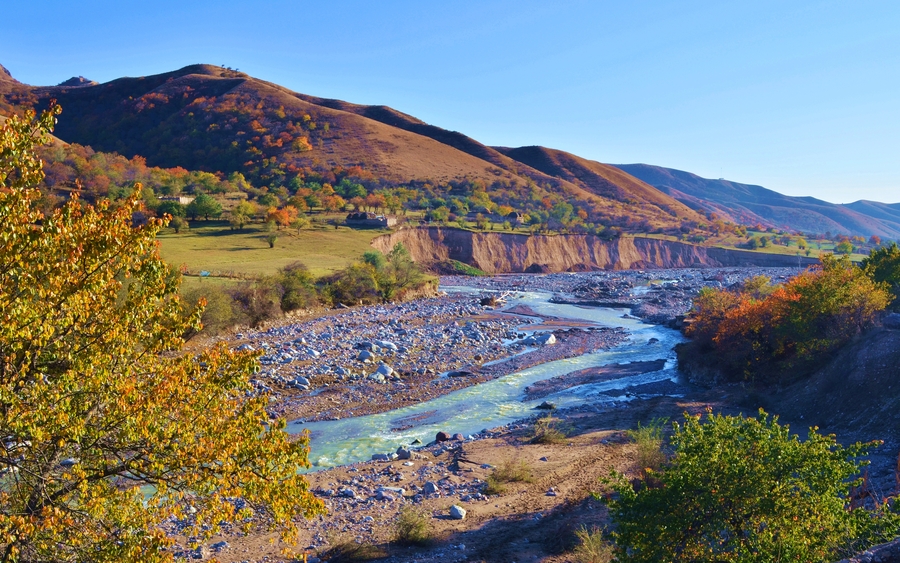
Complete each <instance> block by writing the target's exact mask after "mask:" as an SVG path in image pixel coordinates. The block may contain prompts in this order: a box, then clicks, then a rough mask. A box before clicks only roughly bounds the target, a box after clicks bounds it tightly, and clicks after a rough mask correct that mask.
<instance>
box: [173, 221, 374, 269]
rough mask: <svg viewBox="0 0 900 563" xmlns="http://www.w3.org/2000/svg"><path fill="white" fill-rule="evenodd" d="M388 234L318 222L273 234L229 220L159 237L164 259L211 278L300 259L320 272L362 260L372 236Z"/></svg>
mask: <svg viewBox="0 0 900 563" xmlns="http://www.w3.org/2000/svg"><path fill="white" fill-rule="evenodd" d="M385 232H387V231H383V230H356V229H350V228H348V227H343V226H342V227H338V228H337V229H335V228H334V227H333V226H332V225H315V224H314V226H313V227H312V228H310V229H304V230H302V231H299V232H298V231H297V230H295V229H289V228H283V229H281V230H277V231H272V232H271V233H270V232H269V231H266V229H265V225H263V224H262V223H250V224H247V225H245V226H244V229H243V230H240V231H237V230H231V228H230V227H229V225H228V222H227V221H192V222H191V228H190V230H182V231H181V233H175V231H174V230H173V229H171V228H167V229H164V230H163V232H161V233H160V235H159V237H158V238H159V241H160V244H161V249H160V252H161V254H162V257H163V259H164V260H166V262H168V263H169V264H171V265H172V266H173V267H175V268H184V269H186V270H187V271H188V272H189V273H190V274H194V275H196V274H198V273H199V272H201V271H206V272H209V276H210V278H219V277H232V276H234V277H242V276H246V277H255V276H258V275H269V274H274V273H275V272H276V271H277V270H278V269H279V268H282V267H284V266H287V265H288V264H291V263H293V262H302V263H303V264H305V265H306V266H307V267H308V268H309V270H310V272H311V273H312V274H313V275H315V276H320V275H324V274H329V273H332V272H334V271H337V270H340V269H342V268H345V267H347V266H348V265H350V264H351V263H352V262H354V261H356V260H358V259H359V258H360V257H361V256H362V255H363V253H364V252H366V251H367V250H371V246H370V242H371V241H372V239H373V238H375V237H376V236H378V235H381V234H384V233H385ZM270 234H275V235H276V236H277V240H276V241H275V246H274V247H273V248H270V247H269V243H268V242H267V240H266V239H267V237H268V235H270Z"/></svg>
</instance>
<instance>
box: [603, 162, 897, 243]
mask: <svg viewBox="0 0 900 563" xmlns="http://www.w3.org/2000/svg"><path fill="white" fill-rule="evenodd" d="M614 166H616V167H617V168H619V169H621V170H623V171H625V172H627V173H628V174H630V175H632V176H634V177H635V178H638V179H640V180H643V181H644V182H646V183H648V184H650V185H652V186H655V187H656V188H658V189H659V190H660V191H661V192H663V193H665V194H667V195H669V196H672V197H673V198H675V199H676V200H678V201H680V202H682V203H684V204H685V205H687V206H689V207H691V208H693V209H696V210H702V211H704V212H712V213H716V214H718V215H719V216H720V217H722V218H723V219H725V220H730V221H735V222H740V223H743V224H747V225H755V224H757V223H760V224H762V225H765V226H767V227H768V226H771V227H779V228H789V229H792V230H797V231H802V232H809V233H825V232H831V233H835V234H837V233H843V234H854V235H855V234H862V235H865V236H870V235H873V234H874V235H878V236H880V237H887V238H891V239H898V238H900V203H879V202H877V201H866V200H860V201H856V202H854V203H848V204H835V203H829V202H827V201H822V200H820V199H816V198H814V197H792V196H787V195H784V194H780V193H778V192H775V191H772V190H769V189H766V188H764V187H762V186H754V185H750V184H741V183H738V182H730V181H728V180H710V179H707V178H701V177H700V176H697V175H696V174H691V173H690V172H684V171H681V170H674V169H672V168H663V167H661V166H651V165H649V164H616V165H614Z"/></svg>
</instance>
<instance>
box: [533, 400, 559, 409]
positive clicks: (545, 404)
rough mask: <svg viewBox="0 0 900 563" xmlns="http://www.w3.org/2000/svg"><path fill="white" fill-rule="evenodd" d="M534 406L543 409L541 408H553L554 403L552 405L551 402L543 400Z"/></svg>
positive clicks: (554, 406)
mask: <svg viewBox="0 0 900 563" xmlns="http://www.w3.org/2000/svg"><path fill="white" fill-rule="evenodd" d="M534 408H536V409H543V410H553V409H555V408H556V405H554V404H553V403H550V402H547V401H544V402H543V403H541V404H539V405H538V406H536V407H534Z"/></svg>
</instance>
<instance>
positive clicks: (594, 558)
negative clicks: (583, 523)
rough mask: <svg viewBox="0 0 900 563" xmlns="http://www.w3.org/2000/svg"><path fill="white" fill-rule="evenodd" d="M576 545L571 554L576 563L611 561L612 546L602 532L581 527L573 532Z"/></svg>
mask: <svg viewBox="0 0 900 563" xmlns="http://www.w3.org/2000/svg"><path fill="white" fill-rule="evenodd" d="M575 537H576V538H577V539H578V545H577V546H576V547H575V550H574V551H573V552H572V555H574V556H575V561H576V562H577V563H609V562H610V561H612V560H613V556H614V554H615V550H614V548H613V544H612V543H610V542H609V541H608V540H607V539H606V537H605V536H604V533H603V530H601V529H599V528H596V527H594V528H591V529H590V530H589V529H587V528H584V527H582V528H581V529H579V530H577V531H576V532H575Z"/></svg>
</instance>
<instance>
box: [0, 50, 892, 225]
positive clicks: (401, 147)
mask: <svg viewBox="0 0 900 563" xmlns="http://www.w3.org/2000/svg"><path fill="white" fill-rule="evenodd" d="M50 99H56V100H58V101H59V103H60V104H61V105H62V107H63V115H62V116H60V119H59V125H58V128H57V130H56V135H57V136H58V137H59V138H60V139H62V140H64V141H66V142H71V143H78V144H81V145H90V146H91V147H92V148H93V149H94V150H99V151H106V152H117V153H119V154H122V155H124V156H127V157H129V158H131V157H134V156H136V155H140V156H142V157H144V158H146V160H147V163H148V164H149V165H153V166H160V167H167V168H172V167H183V168H187V169H194V170H205V171H209V172H221V173H224V174H229V173H232V172H240V173H242V174H243V175H244V176H246V177H247V179H248V180H250V181H251V182H252V183H254V184H255V185H263V186H269V187H272V188H274V187H277V186H284V185H287V184H288V183H289V182H288V181H289V180H290V179H291V178H293V177H304V178H319V179H322V181H329V179H331V181H334V180H335V179H337V178H340V177H342V176H344V175H346V174H347V171H348V170H351V171H353V172H352V173H353V174H354V178H358V179H360V181H363V182H364V183H366V184H367V186H369V187H370V188H373V189H374V188H375V187H378V186H380V187H385V186H398V185H404V184H410V183H412V184H415V185H417V186H425V187H426V188H425V189H426V191H427V190H428V189H430V188H428V186H432V185H440V186H445V191H444V192H440V193H439V194H438V195H439V196H440V195H442V194H444V195H447V196H448V197H449V196H452V195H454V194H462V195H466V194H471V193H472V192H473V191H478V190H479V189H486V190H487V192H488V194H489V195H490V196H491V197H492V198H493V199H494V200H495V201H497V202H509V203H511V204H513V205H526V204H527V205H529V206H532V208H533V209H540V208H541V206H542V205H543V206H544V207H547V206H548V205H553V204H554V202H557V203H558V202H560V201H563V202H567V203H569V204H572V205H573V206H574V207H575V209H576V210H583V211H585V213H586V214H587V216H588V219H587V220H588V221H591V222H597V223H602V224H607V225H616V226H624V227H625V228H626V230H636V231H637V230H647V229H658V228H664V229H677V228H679V226H682V225H684V224H685V223H687V224H697V223H702V222H704V221H706V217H705V215H706V214H708V213H710V212H714V213H717V214H718V215H719V216H721V217H722V218H723V219H725V220H731V221H734V222H740V223H744V224H756V223H761V224H763V225H765V226H775V227H779V228H787V229H790V230H796V231H804V232H825V231H831V232H833V233H848V234H849V233H852V234H862V235H866V236H868V235H871V234H877V235H879V236H882V237H889V238H900V204H898V205H888V204H881V203H877V202H865V201H861V202H856V203H853V204H849V205H834V204H830V203H827V202H824V201H820V200H816V199H813V198H795V197H789V196H784V195H781V194H778V193H777V192H774V191H771V190H767V189H765V188H762V187H760V186H751V185H744V184H738V183H734V182H726V181H722V180H706V179H703V178H700V177H698V176H695V175H693V174H690V173H687V172H681V171H677V170H671V169H666V168H660V167H656V166H650V165H644V164H632V165H617V166H613V165H608V164H602V163H600V162H596V161H591V160H588V159H585V158H582V157H579V156H576V155H573V154H570V153H566V152H563V151H559V150H555V149H550V148H545V147H539V146H532V147H519V148H507V147H490V146H486V145H484V144H482V143H479V142H478V141H476V140H475V139H472V138H470V137H467V136H466V135H464V134H462V133H459V132H456V131H448V130H446V129H442V128H440V127H436V126H433V125H429V124H427V123H425V122H423V121H421V120H419V119H417V118H415V117H413V116H410V115H407V114H404V113H401V112H399V111H397V110H394V109H392V108H389V107H386V106H365V105H358V104H353V103H349V102H344V101H340V100H332V99H323V98H318V97H314V96H309V95H306V94H300V93H297V92H293V91H291V90H288V89H287V88H284V87H282V86H279V85H277V84H273V83H270V82H266V81H263V80H259V79H256V78H253V77H250V76H248V75H246V74H244V73H241V72H238V71H235V70H231V69H228V68H223V67H217V66H212V65H202V64H201V65H191V66H188V67H185V68H182V69H180V70H177V71H173V72H168V73H164V74H158V75H154V76H146V77H138V78H120V79H117V80H113V81H111V82H107V83H104V84H97V83H96V82H93V81H90V80H88V79H86V78H84V77H75V78H72V79H69V80H66V81H65V82H63V83H61V84H59V85H57V86H29V85H26V84H22V83H20V82H18V81H16V80H15V79H14V78H13V77H12V76H11V75H10V74H9V72H8V71H6V69H5V68H3V67H0V115H2V114H4V113H5V114H9V113H10V112H12V111H17V110H18V109H19V108H21V107H23V106H34V107H42V106H45V105H46V104H47V103H48V101H49V100H50ZM548 200H549V201H550V204H548V203H547V201H548ZM542 202H543V203H542Z"/></svg>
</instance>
